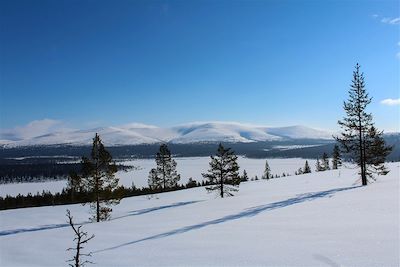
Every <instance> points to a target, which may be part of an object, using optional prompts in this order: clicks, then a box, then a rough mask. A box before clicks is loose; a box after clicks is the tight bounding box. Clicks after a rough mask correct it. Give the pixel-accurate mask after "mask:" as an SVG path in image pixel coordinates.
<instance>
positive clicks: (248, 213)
mask: <svg viewBox="0 0 400 267" xmlns="http://www.w3.org/2000/svg"><path fill="white" fill-rule="evenodd" d="M358 187H360V186H351V187H344V188H337V189H331V190H327V191H321V192H312V193H305V194H300V195H297V196H296V197H293V198H289V199H286V200H283V201H278V202H274V203H270V204H265V205H260V206H256V207H252V208H248V209H245V210H244V211H242V212H239V213H236V214H232V215H227V216H224V217H222V218H219V219H215V220H211V221H207V222H203V223H199V224H194V225H190V226H186V227H182V228H178V229H175V230H172V231H168V232H165V233H161V234H157V235H153V236H149V237H145V238H142V239H138V240H134V241H131V242H127V243H123V244H120V245H117V246H113V247H110V248H105V249H102V250H98V251H95V252H94V253H98V252H103V251H108V250H113V249H117V248H120V247H124V246H128V245H133V244H136V243H141V242H144V241H148V240H153V239H159V238H163V237H168V236H172V235H177V234H183V233H186V232H189V231H193V230H197V229H201V228H204V227H207V226H210V225H216V224H221V223H225V222H229V221H233V220H238V219H242V218H245V217H253V216H256V215H258V214H259V213H261V212H265V211H269V210H274V209H279V208H284V207H287V206H291V205H294V204H299V203H302V202H306V201H312V200H315V199H318V198H324V197H332V196H333V194H335V193H337V192H341V191H346V190H351V189H355V188H358Z"/></svg>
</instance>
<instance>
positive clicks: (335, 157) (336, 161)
mask: <svg viewBox="0 0 400 267" xmlns="http://www.w3.org/2000/svg"><path fill="white" fill-rule="evenodd" d="M340 166H342V159H341V156H340V149H339V146H338V145H335V146H334V147H333V153H332V169H333V170H337V169H338V167H340Z"/></svg>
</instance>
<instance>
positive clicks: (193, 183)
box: [186, 177, 197, 188]
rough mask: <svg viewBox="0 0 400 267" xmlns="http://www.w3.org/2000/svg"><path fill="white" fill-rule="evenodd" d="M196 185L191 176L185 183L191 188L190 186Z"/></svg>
mask: <svg viewBox="0 0 400 267" xmlns="http://www.w3.org/2000/svg"><path fill="white" fill-rule="evenodd" d="M196 186H197V182H196V181H195V180H193V178H192V177H190V178H189V181H188V182H187V183H186V188H192V187H196Z"/></svg>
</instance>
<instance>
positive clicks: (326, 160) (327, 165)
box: [321, 152, 331, 171]
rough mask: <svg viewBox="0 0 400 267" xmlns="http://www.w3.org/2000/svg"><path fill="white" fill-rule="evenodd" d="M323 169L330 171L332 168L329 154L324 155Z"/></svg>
mask: <svg viewBox="0 0 400 267" xmlns="http://www.w3.org/2000/svg"><path fill="white" fill-rule="evenodd" d="M321 169H322V170H323V171H327V170H330V169H331V168H330V167H329V158H328V154H326V153H325V152H324V154H322V163H321Z"/></svg>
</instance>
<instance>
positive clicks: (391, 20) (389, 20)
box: [381, 17, 400, 25]
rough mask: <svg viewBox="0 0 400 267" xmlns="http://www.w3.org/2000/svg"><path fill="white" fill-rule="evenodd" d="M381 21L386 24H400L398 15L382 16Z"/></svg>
mask: <svg viewBox="0 0 400 267" xmlns="http://www.w3.org/2000/svg"><path fill="white" fill-rule="evenodd" d="M381 22H383V23H386V24H392V25H396V24H400V17H398V18H389V17H386V18H382V19H381Z"/></svg>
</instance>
